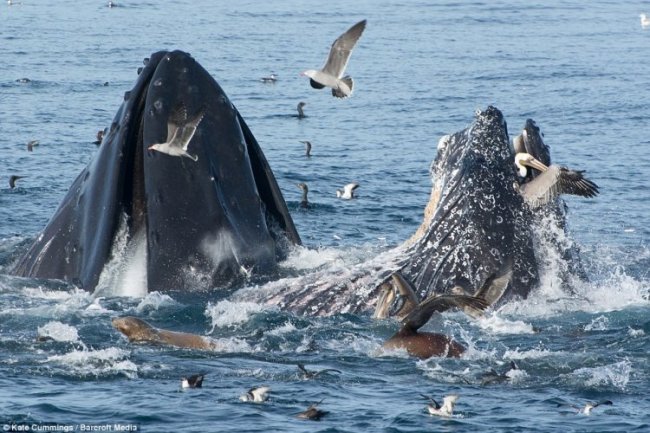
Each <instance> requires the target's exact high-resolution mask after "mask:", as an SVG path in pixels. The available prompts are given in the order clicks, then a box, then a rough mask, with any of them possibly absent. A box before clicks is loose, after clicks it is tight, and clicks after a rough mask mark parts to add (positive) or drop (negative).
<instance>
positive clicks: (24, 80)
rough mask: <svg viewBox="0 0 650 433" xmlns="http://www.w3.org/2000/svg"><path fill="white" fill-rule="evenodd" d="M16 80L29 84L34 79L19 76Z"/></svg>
mask: <svg viewBox="0 0 650 433" xmlns="http://www.w3.org/2000/svg"><path fill="white" fill-rule="evenodd" d="M16 82H17V83H21V84H27V83H31V82H32V80H30V79H29V78H19V79H17V80H16Z"/></svg>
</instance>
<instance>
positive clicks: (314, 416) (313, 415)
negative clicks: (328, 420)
mask: <svg viewBox="0 0 650 433" xmlns="http://www.w3.org/2000/svg"><path fill="white" fill-rule="evenodd" d="M322 402H323V400H321V401H319V402H318V403H314V404H312V405H311V406H309V407H308V408H307V410H306V411H304V412H300V413H299V414H298V415H296V417H297V418H300V419H311V420H314V421H318V420H320V419H321V418H322V417H324V416H325V415H327V414H328V413H329V412H327V411H324V410H320V409H318V407H317V406H318V405H319V404H321V403H322Z"/></svg>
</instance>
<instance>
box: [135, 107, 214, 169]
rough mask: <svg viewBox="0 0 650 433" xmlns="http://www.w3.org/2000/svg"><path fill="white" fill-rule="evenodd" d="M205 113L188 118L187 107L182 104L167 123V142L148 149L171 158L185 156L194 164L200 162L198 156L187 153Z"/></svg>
mask: <svg viewBox="0 0 650 433" xmlns="http://www.w3.org/2000/svg"><path fill="white" fill-rule="evenodd" d="M204 114H205V112H204V111H203V110H201V111H199V113H198V114H196V115H195V116H194V117H193V118H191V119H190V118H188V117H187V107H185V105H183V104H181V105H180V107H179V108H178V109H177V110H176V111H174V112H173V113H172V115H171V116H170V118H169V120H168V121H167V141H165V142H164V143H157V144H152V145H151V146H149V147H148V148H147V149H148V150H157V151H158V152H162V153H166V154H167V155H171V156H179V157H180V156H185V157H187V158H190V159H191V160H193V161H194V162H196V161H198V160H199V157H198V156H196V155H191V154H189V153H188V152H187V147H188V146H189V144H190V141H192V137H194V133H195V132H196V128H197V127H198V126H199V123H201V120H202V119H203V116H204Z"/></svg>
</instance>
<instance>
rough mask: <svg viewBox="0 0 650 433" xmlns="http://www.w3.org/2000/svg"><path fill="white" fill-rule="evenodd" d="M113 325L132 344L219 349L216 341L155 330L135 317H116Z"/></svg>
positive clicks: (186, 334) (181, 333) (193, 335)
mask: <svg viewBox="0 0 650 433" xmlns="http://www.w3.org/2000/svg"><path fill="white" fill-rule="evenodd" d="M112 323H113V327H114V328H115V329H117V330H118V331H120V332H121V333H122V334H124V335H126V336H127V338H128V339H129V342H131V343H136V342H137V343H154V344H164V345H168V346H175V347H182V348H187V349H203V350H216V349H218V348H219V347H218V345H217V344H216V343H215V342H214V341H211V340H209V339H208V338H205V337H201V336H200V335H196V334H189V333H187V332H175V331H168V330H166V329H159V328H154V327H153V326H151V325H150V324H148V323H147V322H145V321H144V320H142V319H138V318H137V317H133V316H126V317H115V318H114V319H113V320H112Z"/></svg>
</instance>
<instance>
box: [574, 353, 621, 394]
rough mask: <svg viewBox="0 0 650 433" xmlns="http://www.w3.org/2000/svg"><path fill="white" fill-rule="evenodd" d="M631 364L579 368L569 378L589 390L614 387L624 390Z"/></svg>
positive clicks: (619, 363)
mask: <svg viewBox="0 0 650 433" xmlns="http://www.w3.org/2000/svg"><path fill="white" fill-rule="evenodd" d="M631 373H632V363H631V362H630V361H628V360H624V361H620V362H617V363H614V364H609V365H604V366H600V367H585V368H579V369H577V370H575V371H573V372H572V373H570V375H569V376H570V378H571V379H573V380H574V381H577V382H579V383H582V384H584V385H585V386H587V387H590V388H603V387H614V388H617V389H620V390H625V387H626V386H627V384H628V382H629V381H630V375H631Z"/></svg>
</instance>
